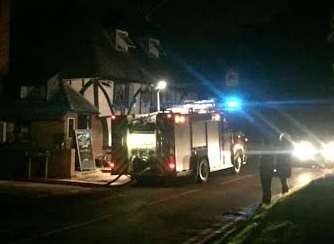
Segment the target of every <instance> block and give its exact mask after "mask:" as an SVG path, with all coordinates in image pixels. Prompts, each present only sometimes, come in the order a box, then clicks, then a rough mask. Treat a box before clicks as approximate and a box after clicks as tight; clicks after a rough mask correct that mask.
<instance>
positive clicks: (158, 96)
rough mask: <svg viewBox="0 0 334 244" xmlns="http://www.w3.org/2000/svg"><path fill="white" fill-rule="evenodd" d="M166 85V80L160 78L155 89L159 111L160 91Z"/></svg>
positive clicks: (158, 109)
mask: <svg viewBox="0 0 334 244" xmlns="http://www.w3.org/2000/svg"><path fill="white" fill-rule="evenodd" d="M166 87H167V82H166V81H164V80H161V81H159V82H158V83H157V86H156V87H155V89H156V90H157V111H158V112H159V111H160V91H161V90H163V89H165V88H166Z"/></svg>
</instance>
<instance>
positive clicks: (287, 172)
mask: <svg viewBox="0 0 334 244" xmlns="http://www.w3.org/2000/svg"><path fill="white" fill-rule="evenodd" d="M290 150H291V138H290V136H289V135H288V134H286V133H282V134H280V136H279V140H278V145H277V151H278V154H277V158H276V165H275V168H276V170H277V176H278V177H279V179H280V181H281V184H282V193H283V194H284V193H287V192H288V191H289V185H288V178H290V177H291V167H292V159H291V153H290V152H289V151H290Z"/></svg>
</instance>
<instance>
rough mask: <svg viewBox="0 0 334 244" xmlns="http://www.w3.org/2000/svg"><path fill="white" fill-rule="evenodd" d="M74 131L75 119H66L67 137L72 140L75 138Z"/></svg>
mask: <svg viewBox="0 0 334 244" xmlns="http://www.w3.org/2000/svg"><path fill="white" fill-rule="evenodd" d="M75 129H76V126H75V118H68V120H67V137H69V138H74V137H75V134H74V131H75Z"/></svg>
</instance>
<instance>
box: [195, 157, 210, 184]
mask: <svg viewBox="0 0 334 244" xmlns="http://www.w3.org/2000/svg"><path fill="white" fill-rule="evenodd" d="M209 173H210V166H209V161H208V160H207V159H206V158H202V159H200V161H199V162H198V165H197V173H196V182H197V183H206V182H207V181H208V178H209Z"/></svg>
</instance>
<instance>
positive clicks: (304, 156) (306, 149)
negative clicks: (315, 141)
mask: <svg viewBox="0 0 334 244" xmlns="http://www.w3.org/2000/svg"><path fill="white" fill-rule="evenodd" d="M315 154H316V149H315V147H314V146H313V145H312V144H311V143H310V142H308V141H301V142H298V143H295V144H294V150H293V156H295V157H296V158H297V159H299V160H311V159H313V157H314V155H315Z"/></svg>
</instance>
